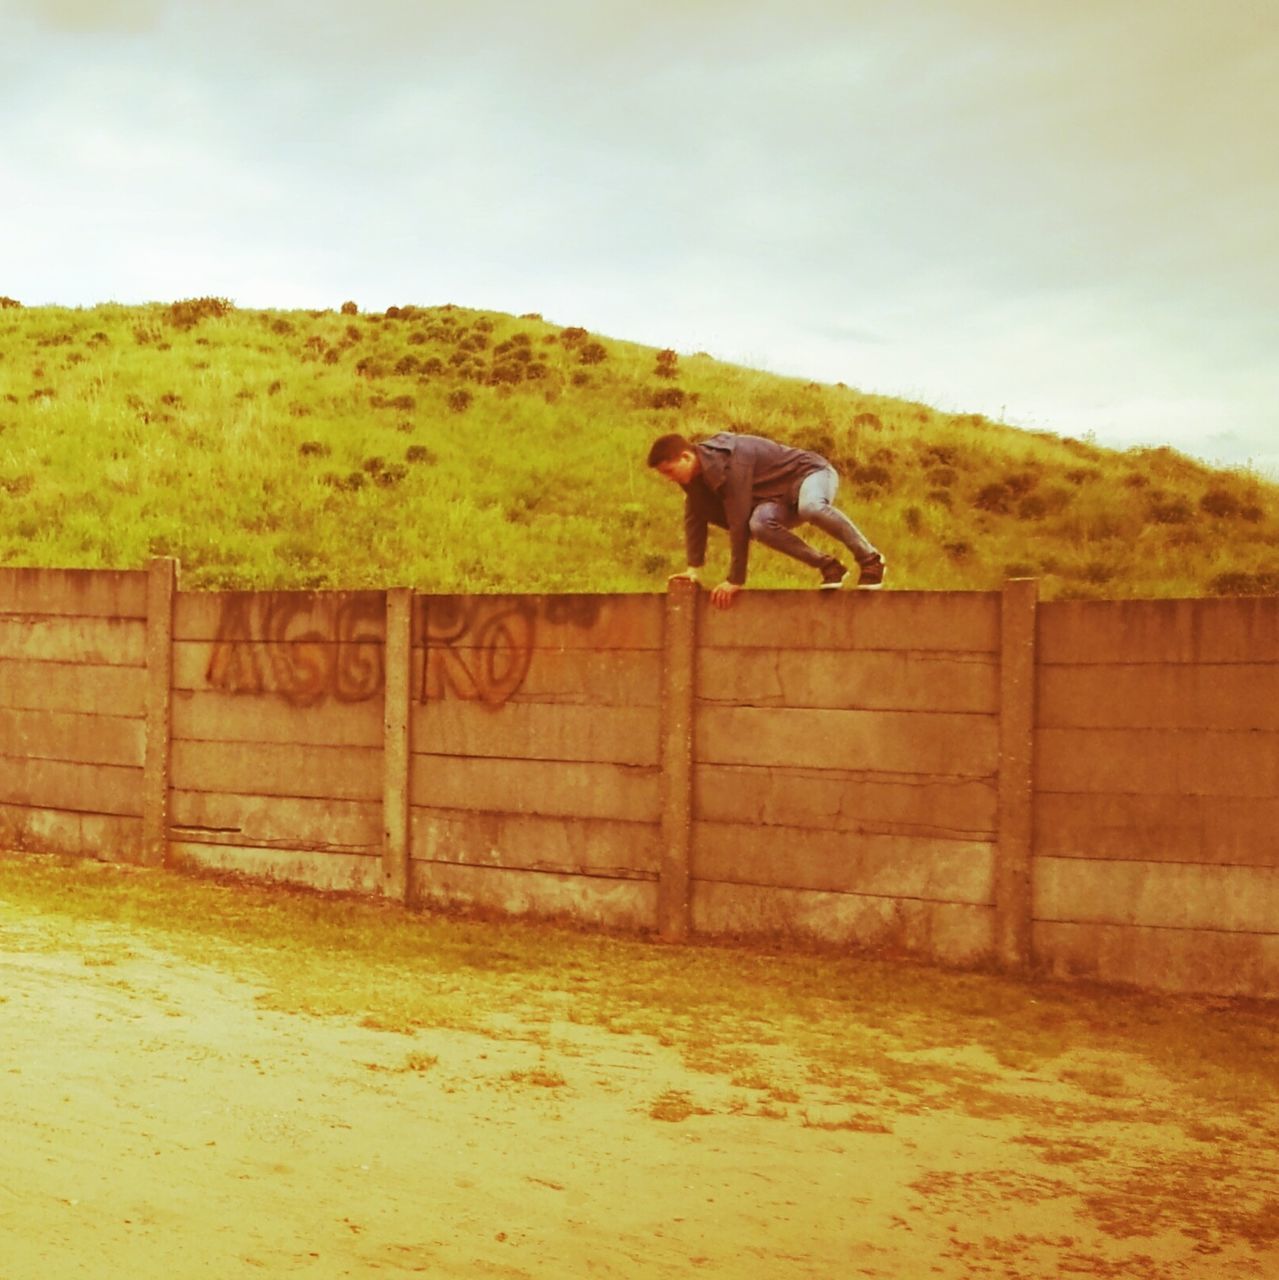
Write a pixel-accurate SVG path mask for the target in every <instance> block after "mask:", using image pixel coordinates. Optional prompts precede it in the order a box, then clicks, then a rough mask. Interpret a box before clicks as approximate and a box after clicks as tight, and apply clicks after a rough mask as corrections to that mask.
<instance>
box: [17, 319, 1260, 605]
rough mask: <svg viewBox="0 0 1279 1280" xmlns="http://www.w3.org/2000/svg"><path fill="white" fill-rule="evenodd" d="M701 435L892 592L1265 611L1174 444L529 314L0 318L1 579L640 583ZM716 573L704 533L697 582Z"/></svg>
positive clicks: (658, 581)
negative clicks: (664, 443) (753, 441)
mask: <svg viewBox="0 0 1279 1280" xmlns="http://www.w3.org/2000/svg"><path fill="white" fill-rule="evenodd" d="M672 375H673V376H672ZM675 399H682V403H680V404H678V405H670V404H668V405H667V407H655V406H656V405H657V404H659V403H662V402H663V401H670V400H675ZM724 429H735V430H744V431H753V432H757V433H759V434H763V435H768V436H772V437H774V438H776V439H779V440H783V441H787V442H790V443H793V444H796V445H801V446H804V447H810V448H815V449H818V450H820V451H822V452H823V453H825V454H826V455H827V456H829V457H830V458H831V459H832V460H833V461H834V462H835V463H836V465H837V466H838V467H839V470H840V472H841V476H842V478H843V479H842V487H841V498H840V502H841V505H842V506H844V508H845V509H846V510H848V511H849V512H850V514H852V515H853V517H854V518H855V519H856V520H857V521H858V523H859V524H861V525H862V526H863V527H864V529H865V530H866V532H867V533H868V534H869V535H870V537H871V538H872V539H873V540H874V541H875V542H876V543H877V544H878V545H880V546H881V547H882V548H883V549H884V551H885V553H886V555H887V557H888V559H889V560H890V562H891V564H892V580H891V585H893V586H895V587H899V588H920V589H990V588H993V587H997V586H998V585H999V583H1000V582H1001V581H1002V580H1003V579H1004V578H1005V577H1006V576H1010V575H1013V576H1017V575H1027V574H1030V575H1035V576H1038V577H1040V578H1041V579H1042V593H1043V595H1044V597H1045V598H1062V597H1071V596H1107V597H1123V596H1170V595H1196V594H1202V593H1226V594H1236V593H1244V594H1247V593H1255V592H1273V591H1275V590H1279V550H1277V548H1279V487H1277V486H1275V485H1274V484H1272V483H1269V482H1267V481H1265V480H1263V479H1262V478H1261V477H1259V476H1257V475H1254V474H1251V473H1249V472H1247V471H1242V470H1232V471H1217V470H1214V469H1212V468H1210V467H1207V466H1204V465H1202V464H1200V463H1197V462H1194V461H1192V460H1190V459H1189V458H1186V457H1184V456H1182V455H1180V454H1178V453H1176V452H1174V451H1173V450H1171V449H1166V448H1161V449H1138V450H1129V451H1127V452H1116V451H1112V450H1107V449H1103V448H1101V447H1099V446H1097V445H1095V444H1092V443H1090V442H1086V441H1079V440H1071V439H1063V438H1060V437H1058V436H1055V435H1053V434H1051V433H1048V432H1034V433H1032V432H1026V431H1021V430H1018V429H1015V428H1012V427H1008V426H1005V425H1002V424H999V423H995V422H991V421H989V420H987V419H985V418H982V417H980V416H977V415H951V414H943V413H939V412H937V411H936V410H933V409H931V408H929V407H928V406H926V405H921V404H916V403H912V402H908V401H904V400H894V399H890V398H886V397H880V396H871V395H866V394H863V393H861V392H858V391H856V390H854V389H852V388H849V387H846V386H843V385H842V384H841V385H836V386H825V385H818V384H817V383H812V382H803V381H800V380H797V379H790V378H781V377H776V376H773V375H769V374H764V373H760V372H757V371H754V370H751V369H747V368H742V367H739V366H734V365H728V364H724V363H721V362H717V361H715V360H712V359H711V358H710V357H708V356H705V355H683V356H680V357H678V358H677V360H676V361H675V363H674V366H673V367H672V365H671V362H670V361H669V359H667V360H666V361H665V362H659V360H658V352H657V350H656V349H655V348H651V347H645V346H640V345H638V344H635V343H628V342H623V341H617V340H613V339H607V338H601V337H599V335H591V334H585V333H583V332H582V331H581V330H574V329H572V328H564V327H562V326H559V325H554V324H550V323H547V322H545V321H543V320H541V319H540V318H538V317H532V316H529V317H523V318H518V319H517V318H515V317H513V316H508V315H503V314H500V313H494V312H480V311H473V310H467V309H464V308H460V307H452V306H442V307H423V308H413V307H406V308H390V309H389V310H388V311H387V312H386V313H385V314H381V315H376V314H373V315H369V314H366V315H355V314H340V313H338V312H334V311H305V312H277V311H240V310H236V309H235V308H233V307H230V306H229V304H223V303H221V302H219V300H216V299H204V300H194V301H188V302H184V303H175V304H172V305H170V306H165V305H162V304H151V305H148V306H139V307H125V306H118V305H114V304H106V305H102V306H99V307H95V308H91V309H85V310H67V309H62V308H22V307H5V308H3V309H0V564H9V565H36V566H55V567H115V568H130V567H139V566H141V565H142V564H143V563H144V562H145V561H146V560H147V558H148V557H150V556H154V555H174V556H177V557H178V558H179V559H180V560H181V562H182V566H183V581H184V585H186V586H188V587H193V588H201V587H233V586H234V587H257V588H270V587H282V588H315V587H378V586H388V585H403V586H413V587H417V588H418V589H421V590H430V591H468V592H484V591H499V590H504V591H576V590H582V591H588V590H590V591H650V590H657V589H660V588H661V587H662V585H663V583H664V581H665V578H666V575H667V574H668V573H669V572H671V571H672V570H674V569H676V568H679V567H682V543H681V535H680V519H679V494H678V493H677V492H676V491H675V490H674V489H673V488H672V487H671V486H670V485H669V484H667V483H665V482H663V481H661V480H660V479H659V478H658V477H656V476H655V475H653V474H652V473H650V472H649V471H648V469H647V468H646V467H645V465H644V457H645V454H646V452H647V448H648V445H649V443H650V442H651V440H652V439H653V438H654V437H655V436H656V435H658V434H661V433H663V432H666V431H671V430H678V431H682V432H684V433H685V434H688V435H699V434H708V433H711V432H714V431H718V430H724ZM816 536H818V537H820V535H816ZM752 560H753V564H752V574H751V583H752V585H754V586H757V587H787V586H797V585H811V584H810V583H809V578H810V577H811V575H809V574H807V573H805V572H804V571H803V570H801V569H800V568H799V567H798V566H795V565H793V564H791V563H790V562H788V561H786V560H784V559H783V558H781V557H778V556H776V555H773V554H771V553H769V552H767V551H766V550H764V549H760V548H757V549H756V550H755V551H754V553H753V556H752ZM725 563H726V549H725V541H724V539H723V537H722V536H720V535H718V534H716V535H715V538H714V541H713V543H712V559H711V572H712V573H714V572H715V571H716V570H717V569H719V568H721V567H722V566H723V565H724V564H725Z"/></svg>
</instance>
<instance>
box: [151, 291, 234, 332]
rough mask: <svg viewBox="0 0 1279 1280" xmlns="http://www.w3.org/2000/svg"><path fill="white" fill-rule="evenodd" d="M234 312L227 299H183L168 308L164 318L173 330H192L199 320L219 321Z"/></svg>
mask: <svg viewBox="0 0 1279 1280" xmlns="http://www.w3.org/2000/svg"><path fill="white" fill-rule="evenodd" d="M234 310H235V307H234V305H233V304H232V302H231V300H230V299H229V298H183V299H182V300H181V301H180V302H174V303H172V304H171V305H170V306H169V307H168V309H167V310H166V311H165V313H164V318H165V319H166V320H167V321H168V322H169V324H171V325H172V326H173V327H174V328H175V329H194V328H195V326H196V325H197V324H199V323H200V321H201V320H219V319H221V318H222V317H223V316H225V315H230V313H231V312H232V311H234Z"/></svg>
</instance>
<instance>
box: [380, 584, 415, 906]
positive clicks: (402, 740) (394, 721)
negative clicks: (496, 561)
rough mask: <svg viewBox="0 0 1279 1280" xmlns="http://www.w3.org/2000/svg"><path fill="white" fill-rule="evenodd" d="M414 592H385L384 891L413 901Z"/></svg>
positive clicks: (397, 898) (388, 894)
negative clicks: (411, 738)
mask: <svg viewBox="0 0 1279 1280" xmlns="http://www.w3.org/2000/svg"><path fill="white" fill-rule="evenodd" d="M412 644H413V592H412V591H410V590H408V589H407V588H398V587H397V588H394V589H392V590H390V591H388V592H387V593H386V653H385V655H384V656H385V667H386V685H385V689H384V691H383V704H382V706H383V717H382V728H383V738H382V750H383V756H382V762H383V764H382V767H383V790H382V893H383V895H384V896H385V897H388V898H393V899H394V900H396V901H397V902H404V903H407V902H408V901H409V894H410V885H409V766H410V758H409V747H410V744H409V733H410V728H411V725H412V720H411V716H410V711H411V707H410V702H409V686H410V684H411V683H412V663H413V647H412Z"/></svg>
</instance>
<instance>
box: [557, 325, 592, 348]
mask: <svg viewBox="0 0 1279 1280" xmlns="http://www.w3.org/2000/svg"><path fill="white" fill-rule="evenodd" d="M586 337H587V334H586V330H585V329H583V328H581V327H580V326H579V325H570V326H569V327H568V328H567V329H561V330H560V341H561V342H562V343H563V344H564V345H565V346H566V347H575V346H577V345H578V344H579V343H582V342H585V341H586Z"/></svg>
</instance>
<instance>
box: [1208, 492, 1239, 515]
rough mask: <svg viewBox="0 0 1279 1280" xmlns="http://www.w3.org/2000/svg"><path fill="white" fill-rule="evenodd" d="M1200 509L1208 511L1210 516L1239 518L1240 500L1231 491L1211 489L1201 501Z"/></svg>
mask: <svg viewBox="0 0 1279 1280" xmlns="http://www.w3.org/2000/svg"><path fill="white" fill-rule="evenodd" d="M1199 509H1200V511H1206V512H1207V513H1208V514H1209V515H1210V516H1223V517H1228V516H1237V515H1238V514H1239V499H1238V498H1236V497H1235V495H1234V494H1233V493H1231V492H1230V490H1229V489H1209V490H1208V492H1207V493H1205V494H1204V495H1203V497H1202V498H1200V499H1199Z"/></svg>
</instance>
